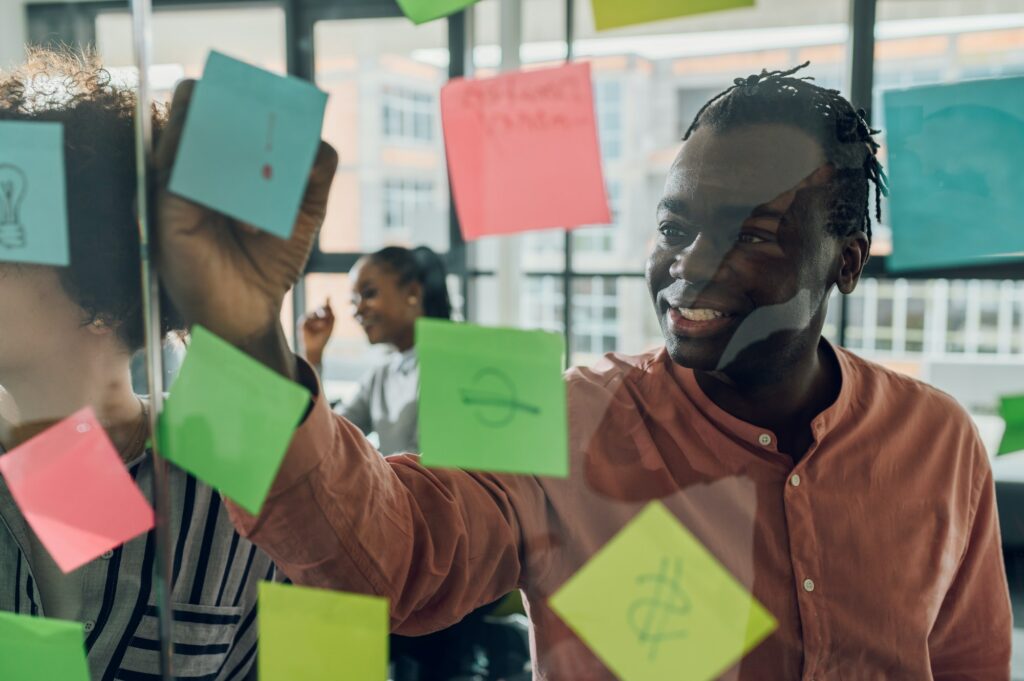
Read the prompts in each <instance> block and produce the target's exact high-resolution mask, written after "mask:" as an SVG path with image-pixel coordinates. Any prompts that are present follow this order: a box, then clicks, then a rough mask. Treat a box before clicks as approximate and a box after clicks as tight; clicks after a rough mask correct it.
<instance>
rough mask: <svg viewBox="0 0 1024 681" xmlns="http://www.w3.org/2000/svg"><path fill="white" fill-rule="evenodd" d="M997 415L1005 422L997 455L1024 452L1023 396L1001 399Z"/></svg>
mask: <svg viewBox="0 0 1024 681" xmlns="http://www.w3.org/2000/svg"><path fill="white" fill-rule="evenodd" d="M999 415H1000V416H1002V417H1003V420H1004V421H1006V431H1005V432H1004V433H1003V441H1002V442H1001V443H1000V445H999V454H1009V453H1011V452H1022V451H1024V395H1015V396H1012V397H1004V398H1002V399H1001V400H1000V401H999Z"/></svg>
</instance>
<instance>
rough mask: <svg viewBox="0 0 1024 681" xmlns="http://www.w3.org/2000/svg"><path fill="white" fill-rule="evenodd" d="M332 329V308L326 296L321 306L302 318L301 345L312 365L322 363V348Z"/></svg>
mask: <svg viewBox="0 0 1024 681" xmlns="http://www.w3.org/2000/svg"><path fill="white" fill-rule="evenodd" d="M333 331H334V310H333V309H331V299H330V298H328V299H327V302H326V303H325V304H324V306H323V307H321V308H319V309H317V310H315V311H314V312H311V313H309V314H308V315H306V316H305V317H303V318H302V346H303V347H304V348H305V350H306V359H307V360H308V361H309V363H310V364H312V365H314V366H320V365H321V364H323V358H324V348H325V347H327V341H329V340H330V339H331V332H333Z"/></svg>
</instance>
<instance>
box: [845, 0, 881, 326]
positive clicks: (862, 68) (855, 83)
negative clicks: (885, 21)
mask: <svg viewBox="0 0 1024 681" xmlns="http://www.w3.org/2000/svg"><path fill="white" fill-rule="evenodd" d="M877 4H878V1H877V0H850V40H849V49H848V51H847V57H848V60H847V76H848V82H849V84H850V102H851V103H852V104H853V106H854V107H856V108H860V109H864V111H866V112H867V119H868V122H870V121H871V103H872V90H873V89H874V84H875V82H874V81H875V15H876V10H877ZM848 312H849V299H848V296H840V297H839V319H838V320H837V322H838V326H839V338H838V341H839V345H841V346H845V345H846V319H847V313H848Z"/></svg>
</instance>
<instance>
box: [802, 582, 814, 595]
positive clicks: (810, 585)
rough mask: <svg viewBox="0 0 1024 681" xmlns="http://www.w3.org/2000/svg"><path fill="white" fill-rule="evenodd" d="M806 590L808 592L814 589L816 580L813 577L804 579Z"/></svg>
mask: <svg viewBox="0 0 1024 681" xmlns="http://www.w3.org/2000/svg"><path fill="white" fill-rule="evenodd" d="M804 591H806V592H807V593H810V592H812V591H814V580H813V579H805V580H804Z"/></svg>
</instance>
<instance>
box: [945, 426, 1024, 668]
mask: <svg viewBox="0 0 1024 681" xmlns="http://www.w3.org/2000/svg"><path fill="white" fill-rule="evenodd" d="M975 440H977V436H975ZM975 447H976V448H977V449H978V450H980V451H978V452H977V454H976V456H975V460H976V461H978V462H979V464H978V467H979V469H980V470H979V472H978V474H977V475H976V476H975V488H976V490H975V491H976V493H975V494H974V497H975V498H976V499H977V503H976V504H975V505H974V509H975V510H974V512H973V517H972V520H971V524H970V527H969V529H968V535H967V546H966V549H965V551H964V555H963V558H962V560H961V562H960V568H959V570H958V571H957V573H956V576H955V578H954V580H953V583H952V585H951V586H950V589H949V591H948V592H947V593H946V598H945V600H944V601H943V603H942V606H941V609H940V610H939V614H938V617H937V619H936V621H935V625H934V627H933V628H932V632H931V634H930V636H929V638H928V648H929V653H930V657H931V664H932V672H933V674H934V678H935V679H936V681H961V680H962V681H968V679H970V680H973V681H979V680H984V681H996V680H998V681H1008V680H1009V678H1010V645H1011V636H1012V627H1013V624H1012V616H1011V611H1010V596H1009V589H1008V587H1007V583H1006V571H1005V567H1004V565H1003V553H1002V545H1001V540H1000V536H999V519H998V516H997V515H996V501H995V486H994V483H993V479H992V468H991V466H990V465H989V462H988V458H987V456H986V455H985V453H984V446H983V445H982V444H981V443H980V442H976V443H975Z"/></svg>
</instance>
